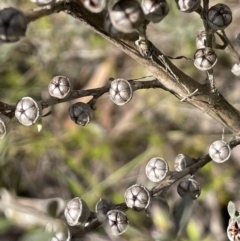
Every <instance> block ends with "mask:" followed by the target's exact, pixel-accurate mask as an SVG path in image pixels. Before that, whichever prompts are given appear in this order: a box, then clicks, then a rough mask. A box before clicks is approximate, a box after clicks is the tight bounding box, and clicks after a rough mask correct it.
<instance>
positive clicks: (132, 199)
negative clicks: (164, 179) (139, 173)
mask: <svg viewBox="0 0 240 241" xmlns="http://www.w3.org/2000/svg"><path fill="white" fill-rule="evenodd" d="M124 198H125V203H126V205H127V206H128V207H129V208H131V209H133V210H135V211H141V210H144V209H145V208H147V207H148V205H149V203H150V200H151V197H150V193H149V191H148V189H147V188H146V187H144V186H143V185H139V184H135V185H132V186H131V187H129V188H128V189H127V190H126V192H125V194H124Z"/></svg>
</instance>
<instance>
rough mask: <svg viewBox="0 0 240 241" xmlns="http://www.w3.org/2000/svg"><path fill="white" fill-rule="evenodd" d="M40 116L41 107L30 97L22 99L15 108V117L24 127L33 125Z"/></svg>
mask: <svg viewBox="0 0 240 241" xmlns="http://www.w3.org/2000/svg"><path fill="white" fill-rule="evenodd" d="M41 114H42V106H41V104H40V103H38V102H37V101H35V100H34V99H33V98H31V97H24V98H22V99H21V100H20V101H19V102H18V103H17V106H16V110H15V117H16V118H17V119H18V120H19V122H20V123H21V124H23V125H25V126H31V125H33V124H35V123H36V122H37V121H38V120H39V119H40V118H41Z"/></svg>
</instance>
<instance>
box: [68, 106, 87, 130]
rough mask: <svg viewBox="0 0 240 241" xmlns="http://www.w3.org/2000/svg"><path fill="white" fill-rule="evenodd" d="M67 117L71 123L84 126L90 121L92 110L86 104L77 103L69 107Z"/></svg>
mask: <svg viewBox="0 0 240 241" xmlns="http://www.w3.org/2000/svg"><path fill="white" fill-rule="evenodd" d="M68 112H69V115H70V118H71V120H72V121H74V122H75V123H76V124H78V125H81V126H86V125H88V124H89V123H90V121H91V120H92V109H91V107H90V106H89V105H88V104H85V103H83V102H77V103H75V104H73V105H72V106H70V108H69V111H68Z"/></svg>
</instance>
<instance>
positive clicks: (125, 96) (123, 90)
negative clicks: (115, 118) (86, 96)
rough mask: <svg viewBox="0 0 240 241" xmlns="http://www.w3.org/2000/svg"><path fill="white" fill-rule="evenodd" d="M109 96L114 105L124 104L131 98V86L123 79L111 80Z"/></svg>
mask: <svg viewBox="0 0 240 241" xmlns="http://www.w3.org/2000/svg"><path fill="white" fill-rule="evenodd" d="M109 96H110V99H111V100H112V101H113V102H114V103H115V104H116V105H120V106H121V105H125V104H126V103H128V102H129V101H130V100H131V99H132V96H133V91H132V87H131V85H130V83H129V82H128V81H127V80H125V79H115V80H114V81H112V82H111V85H110V89H109Z"/></svg>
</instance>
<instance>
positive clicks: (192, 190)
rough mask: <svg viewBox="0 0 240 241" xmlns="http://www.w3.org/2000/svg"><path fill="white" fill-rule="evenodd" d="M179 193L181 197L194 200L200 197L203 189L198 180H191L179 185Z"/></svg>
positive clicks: (185, 180)
mask: <svg viewBox="0 0 240 241" xmlns="http://www.w3.org/2000/svg"><path fill="white" fill-rule="evenodd" d="M177 192H178V194H179V195H180V196H181V197H184V196H185V195H188V196H189V197H191V198H192V199H196V198H197V197H199V195H200V193H201V189H200V186H199V185H198V183H197V181H196V180H194V179H193V178H189V179H184V180H183V181H181V182H180V183H179V184H178V187H177Z"/></svg>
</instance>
